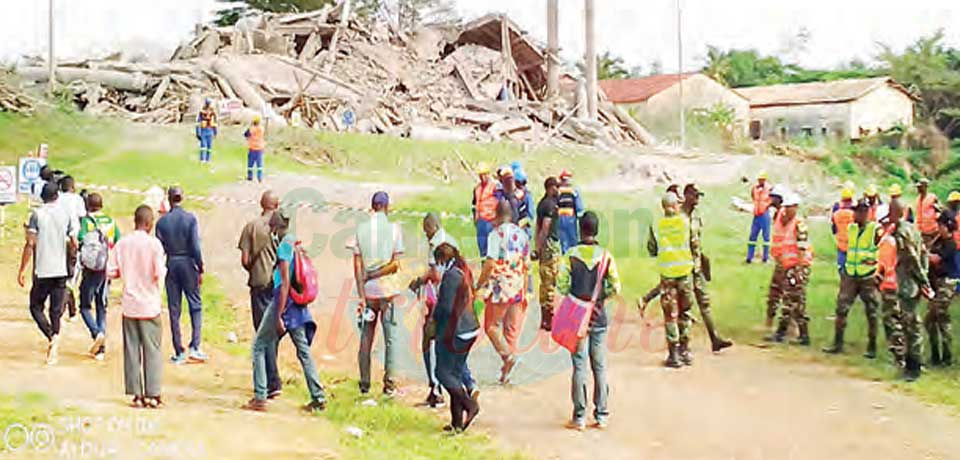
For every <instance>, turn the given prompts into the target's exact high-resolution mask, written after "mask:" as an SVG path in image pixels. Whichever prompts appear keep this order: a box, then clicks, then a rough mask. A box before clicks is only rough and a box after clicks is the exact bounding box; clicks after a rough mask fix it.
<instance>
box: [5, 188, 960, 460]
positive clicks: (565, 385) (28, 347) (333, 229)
mask: <svg viewBox="0 0 960 460" xmlns="http://www.w3.org/2000/svg"><path fill="white" fill-rule="evenodd" d="M310 184H313V185H316V184H325V182H321V181H320V180H319V179H316V180H315V179H311V178H299V179H295V178H284V179H283V180H280V181H275V182H274V183H273V184H272V185H273V186H274V187H276V188H277V189H278V190H280V191H281V192H286V191H289V190H293V189H296V188H300V187H301V186H303V185H310ZM321 188H322V189H323V190H324V193H326V194H327V195H328V196H329V198H328V199H329V200H335V201H340V202H351V203H355V204H356V205H357V206H360V205H362V204H363V202H364V201H365V199H366V198H365V197H367V196H369V193H368V192H369V191H370V190H372V189H373V188H376V186H375V185H370V186H359V187H358V186H353V185H351V186H349V187H346V186H342V187H340V188H335V187H327V186H323V187H321ZM259 190H260V189H259V188H257V187H255V186H250V185H246V184H238V185H235V186H229V187H225V188H223V189H221V190H219V191H218V194H221V195H225V196H229V197H233V198H241V197H242V198H245V199H249V198H250V197H251V196H253V197H256V196H258V194H259ZM334 190H339V191H334ZM397 192H398V193H402V192H403V191H402V190H400V191H397ZM351 200H352V201H351ZM255 214H256V209H255V207H253V206H250V205H242V204H225V205H222V206H218V207H216V208H215V209H214V210H212V211H210V212H209V213H206V214H205V215H204V216H203V219H202V223H203V228H204V235H203V236H204V246H205V254H206V257H207V266H208V270H210V271H211V272H213V273H215V274H216V276H217V278H218V279H220V280H221V282H222V284H223V286H224V290H225V291H226V294H227V296H228V299H229V300H231V301H233V302H235V303H236V305H237V317H238V319H239V320H240V322H241V324H242V326H241V327H240V329H239V330H238V333H239V334H240V337H241V341H242V342H243V343H244V344H248V343H249V337H250V335H251V333H250V331H249V327H248V324H249V318H248V310H247V307H246V289H245V287H244V284H243V282H244V278H243V273H242V272H241V271H240V270H239V269H238V268H237V266H236V265H237V259H238V254H237V252H236V250H235V245H236V238H237V235H238V234H239V231H240V227H241V224H240V223H239V222H241V221H244V220H246V218H248V217H249V216H253V215H255ZM300 217H301V220H298V225H300V227H299V228H300V232H299V233H300V236H301V237H302V238H304V235H305V234H307V233H309V234H311V238H313V237H314V236H318V235H319V236H320V237H321V239H323V240H324V244H323V245H322V247H323V250H322V251H320V252H319V253H318V255H317V256H316V257H315V262H316V264H317V266H318V267H319V268H320V269H321V273H322V275H323V276H322V279H321V292H322V293H323V299H322V301H321V302H319V303H318V304H317V305H315V306H314V307H313V311H314V313H315V315H316V316H318V317H319V318H320V320H321V321H320V322H321V328H320V335H319V336H318V340H317V342H316V343H315V345H314V355H315V357H317V358H318V362H319V364H320V366H321V367H323V368H327V369H329V368H337V369H342V370H348V371H350V372H351V374H353V373H354V372H355V371H354V367H355V364H354V362H355V361H354V360H355V350H356V344H355V340H356V337H355V334H354V332H353V328H354V326H353V316H352V315H353V314H352V307H350V306H349V304H348V302H347V301H346V297H348V296H349V295H348V294H344V292H347V291H344V289H345V286H347V287H346V289H347V290H349V279H350V269H349V267H350V266H349V259H348V258H347V256H346V255H345V254H344V253H343V252H342V251H341V250H340V249H339V248H338V244H337V243H338V242H339V238H341V237H342V235H343V234H344V229H345V228H346V227H347V226H348V223H345V222H344V219H343V217H342V216H340V217H338V216H337V212H336V211H333V210H318V211H316V212H314V211H312V210H304V211H302V212H301V215H300ZM346 233H349V231H347V232H346ZM305 239H306V238H305ZM318 247H320V246H318ZM408 265H409V264H408ZM345 282H346V283H347V284H346V285H345V284H344V283H345ZM23 299H25V296H24V293H23V292H16V293H3V297H2V298H0V305H2V308H0V320H3V323H4V324H5V327H4V333H3V339H4V345H5V346H4V347H3V348H2V349H0V367H2V368H3V369H4V375H5V377H4V379H0V391H2V392H9V393H17V392H23V391H25V390H28V391H38V392H44V393H48V394H51V395H55V396H56V397H58V398H62V399H63V400H64V401H65V402H66V403H67V404H68V405H70V406H72V407H76V408H77V409H78V410H79V411H82V412H86V413H96V414H119V415H120V416H127V417H129V416H130V413H131V411H130V410H128V409H126V408H125V407H124V404H125V400H124V399H122V398H121V397H120V396H119V395H121V394H122V388H121V382H122V379H121V357H120V355H119V353H118V352H119V343H118V342H116V340H114V342H112V343H111V348H110V350H109V356H108V360H107V361H106V362H105V363H96V362H94V361H92V360H90V359H89V358H86V357H84V356H82V354H81V353H80V351H82V349H83V348H85V346H86V344H87V343H88V340H89V339H88V337H87V336H86V333H85V328H83V326H82V325H81V324H80V323H76V324H70V325H67V326H65V340H64V343H65V345H64V356H63V357H62V359H61V364H60V365H58V366H56V367H53V368H50V369H47V368H43V367H42V366H41V364H40V363H41V361H42V350H41V347H40V342H41V340H40V337H39V334H38V333H37V331H36V330H35V327H34V326H33V324H32V321H31V320H30V319H29V317H28V315H27V311H26V308H25V307H24V306H23ZM114 312H116V310H114ZM536 316H537V313H536V307H535V306H531V309H530V312H529V315H528V320H529V323H528V327H527V328H526V331H525V334H524V336H523V338H522V340H521V342H522V343H524V344H533V345H532V346H531V347H530V348H531V351H529V352H528V353H527V354H526V355H525V356H524V361H523V364H522V366H521V367H520V368H519V369H518V373H517V378H516V380H517V382H518V384H517V385H515V386H513V387H509V388H499V387H496V386H494V385H492V381H493V380H494V379H495V376H496V375H495V368H496V357H495V356H494V355H493V353H492V351H491V350H490V346H489V344H487V343H485V342H484V343H482V344H481V345H480V348H479V349H478V350H477V351H476V352H475V353H474V354H473V355H472V356H471V367H472V368H473V370H474V372H475V374H477V376H478V377H480V380H481V383H483V384H484V388H483V394H482V396H481V404H482V407H483V413H482V415H481V419H480V421H479V425H478V427H477V428H478V429H480V430H483V431H488V432H490V433H491V435H492V436H493V438H494V439H495V440H496V442H498V443H500V444H502V445H503V446H504V447H506V448H508V449H515V450H520V451H524V452H526V453H528V454H529V455H530V456H532V457H533V458H558V459H587V458H607V459H636V458H647V459H672V460H685V459H690V460H694V459H808V458H809V459H814V458H830V459H850V460H868V459H869V460H874V459H878V458H890V459H900V458H903V459H908V458H909V459H921V458H922V459H955V458H960V436H957V433H960V420H958V419H957V418H955V417H953V416H951V415H948V414H947V413H946V411H945V410H943V409H941V408H938V407H932V406H928V405H925V404H921V403H919V402H916V401H915V400H913V399H911V398H909V397H906V396H902V395H899V394H894V393H891V392H889V391H887V390H886V389H884V387H883V384H879V383H871V382H867V381H862V380H856V379H852V378H848V377H844V376H841V375H839V373H838V372H837V370H836V369H833V368H830V367H824V366H818V365H809V364H802V363H787V362H782V361H778V360H774V359H772V358H771V357H769V356H766V355H765V352H764V351H762V350H757V349H753V348H750V347H746V346H739V347H736V348H734V349H733V350H732V351H730V352H729V353H727V354H726V355H724V356H708V355H707V354H706V353H705V352H703V350H705V344H704V343H700V342H698V343H697V347H696V350H697V351H700V353H698V354H697V362H696V365H695V366H694V367H693V368H688V369H684V370H680V371H668V370H665V369H662V368H661V367H660V366H659V361H660V359H661V358H662V352H661V351H660V350H659V349H655V348H658V347H656V345H649V344H648V343H650V344H656V343H658V339H657V338H658V337H660V336H658V335H657V333H658V332H657V331H654V334H653V335H651V332H650V331H649V330H648V329H647V327H646V326H645V325H643V324H640V323H639V322H627V323H626V324H625V325H624V326H623V328H622V329H620V330H619V331H618V333H617V335H616V337H612V341H613V342H614V343H612V344H611V347H612V348H613V351H612V352H611V355H610V358H609V378H610V385H611V401H610V407H611V412H612V419H611V422H612V423H611V426H610V428H609V429H608V430H606V431H597V430H588V431H586V432H584V433H577V432H571V431H568V430H565V429H563V427H562V426H563V424H564V423H565V422H566V421H567V419H568V418H569V416H570V410H571V406H570V401H569V398H570V397H569V393H570V388H569V379H570V374H569V355H568V354H567V353H566V352H563V351H556V350H555V349H554V350H552V351H551V352H545V351H544V349H543V348H542V347H541V345H540V344H539V343H538V340H540V339H542V338H538V337H537V336H536V333H535V332H534V326H532V325H533V324H534V323H535V321H536V319H537V318H536ZM418 319H419V314H418V312H417V311H416V310H414V309H412V308H407V309H406V313H405V317H404V324H405V325H406V326H407V327H406V329H407V330H409V331H415V330H416V325H417V321H418ZM111 320H112V321H111V333H112V337H119V335H118V333H117V325H118V320H117V318H116V314H115V313H114V315H113V316H112V317H111ZM628 337H632V338H633V339H632V340H631V341H630V342H629V345H626V346H624V343H626V341H627V338H628ZM166 339H168V336H165V347H167V348H169V340H166ZM405 339H407V340H409V342H406V341H405V342H404V344H405V347H404V352H403V354H404V359H403V360H402V363H401V367H402V368H403V370H404V372H405V375H407V376H408V377H409V381H408V383H407V385H406V387H405V389H404V390H405V392H406V398H405V400H408V401H411V402H413V401H416V400H419V399H420V398H422V396H423V383H422V378H421V377H420V372H421V371H420V370H419V365H420V364H419V358H418V353H416V352H415V350H416V348H415V343H416V337H415V334H414V333H412V332H411V333H410V335H409V336H405ZM407 344H409V347H408V346H407ZM652 348H653V349H652ZM211 351H212V352H213V360H212V362H211V363H210V364H208V365H205V366H184V367H180V368H175V367H172V366H168V368H167V369H166V372H167V373H166V382H165V383H166V389H165V391H166V393H167V395H168V401H169V404H168V408H167V409H165V410H163V411H159V412H156V413H155V414H156V415H153V414H151V416H153V417H154V418H153V420H154V421H155V425H156V426H158V427H160V430H161V431H160V432H158V433H157V434H155V435H152V436H148V437H147V439H154V440H158V441H160V442H166V443H167V444H171V443H174V442H175V441H184V442H196V443H202V444H203V446H204V449H206V452H211V453H214V454H211V455H210V456H209V458H239V459H244V458H264V456H267V455H272V456H273V458H293V457H294V455H296V458H324V456H331V455H333V454H332V453H331V449H333V450H335V446H336V442H337V441H336V439H337V436H338V433H336V432H335V431H334V429H333V427H332V426H331V425H330V424H327V423H325V422H323V421H322V420H318V421H317V422H316V423H313V422H311V423H303V419H302V417H300V416H299V415H298V414H296V411H295V408H294V406H293V404H294V403H293V401H289V402H285V403H283V404H284V405H285V406H284V407H283V408H281V409H280V410H277V411H275V412H274V413H271V414H269V415H265V416H261V415H252V414H248V413H244V412H242V411H240V410H238V409H237V406H239V404H241V403H242V402H243V401H244V400H245V399H246V398H248V397H249V393H250V388H249V386H250V384H249V379H250V370H249V363H248V360H247V359H246V358H243V357H236V356H229V355H226V354H224V353H220V352H218V351H217V350H211ZM283 361H284V371H283V372H284V375H285V376H286V377H287V378H299V369H298V367H297V366H296V364H295V362H296V361H295V359H294V358H293V356H292V353H291V350H290V347H289V345H288V344H286V345H284V358H283ZM291 424H295V426H296V427H297V429H296V430H286V429H280V428H278V427H283V426H291ZM266 433H269V436H267V435H266ZM107 434H109V433H106V434H105V435H104V436H101V437H95V438H94V439H98V440H99V439H108V440H110V439H116V440H115V441H114V442H115V444H116V445H119V446H120V448H126V449H131V448H135V447H136V446H139V445H140V444H141V443H142V441H143V439H141V438H137V437H134V436H117V435H116V434H114V435H112V436H106V435H107ZM237 440H249V441H250V442H237ZM253 441H256V442H253ZM15 458H31V457H28V456H24V457H15ZM38 458H49V457H38ZM121 458H125V457H121ZM146 458H175V456H165V455H160V454H158V455H154V456H152V457H151V456H146Z"/></svg>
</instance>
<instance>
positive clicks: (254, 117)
mask: <svg viewBox="0 0 960 460" xmlns="http://www.w3.org/2000/svg"><path fill="white" fill-rule="evenodd" d="M262 120H263V117H261V116H260V115H254V116H253V122H254V123H260V122H261V121H262Z"/></svg>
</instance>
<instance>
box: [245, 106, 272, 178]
mask: <svg viewBox="0 0 960 460" xmlns="http://www.w3.org/2000/svg"><path fill="white" fill-rule="evenodd" d="M260 123H261V118H260V115H256V116H254V117H253V123H252V124H251V125H250V127H249V128H247V132H245V133H243V136H244V137H246V138H247V146H248V148H249V150H248V151H247V180H248V181H252V180H253V171H254V169H256V171H257V182H261V183H262V182H263V151H264V150H265V149H266V148H267V141H266V139H265V138H264V134H265V133H264V131H263V126H262V125H261V124H260Z"/></svg>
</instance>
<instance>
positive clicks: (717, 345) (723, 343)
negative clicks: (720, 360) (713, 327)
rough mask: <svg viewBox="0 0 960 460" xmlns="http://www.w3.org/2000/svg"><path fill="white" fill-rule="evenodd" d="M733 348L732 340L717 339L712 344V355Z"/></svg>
mask: <svg viewBox="0 0 960 460" xmlns="http://www.w3.org/2000/svg"><path fill="white" fill-rule="evenodd" d="M732 346H733V341H732V340H727V339H725V338H723V337H717V339H716V340H714V341H713V343H712V348H713V352H714V353H720V352H721V351H723V350H725V349H727V348H730V347H732Z"/></svg>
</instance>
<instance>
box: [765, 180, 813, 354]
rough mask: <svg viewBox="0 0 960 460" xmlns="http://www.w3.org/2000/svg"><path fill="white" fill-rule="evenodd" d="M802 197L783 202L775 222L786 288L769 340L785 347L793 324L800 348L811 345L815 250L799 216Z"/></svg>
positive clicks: (775, 244)
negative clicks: (809, 295)
mask: <svg viewBox="0 0 960 460" xmlns="http://www.w3.org/2000/svg"><path fill="white" fill-rule="evenodd" d="M799 206H800V197H798V196H797V195H795V194H791V195H788V196H786V197H784V199H783V211H782V212H781V213H780V214H778V217H777V219H775V220H774V222H773V245H772V246H771V248H770V254H771V255H772V256H773V259H774V261H775V262H776V263H777V265H779V266H782V267H783V274H784V275H783V278H782V279H780V280H778V281H779V282H780V283H781V284H782V285H781V287H780V291H781V292H782V293H783V312H782V313H781V315H780V323H779V324H778V325H777V330H776V332H775V333H774V334H773V335H771V336H769V337H767V338H766V340H767V341H768V342H777V343H782V342H783V341H784V340H786V336H787V328H788V327H789V326H790V321H791V320H792V321H794V322H795V323H796V324H797V329H798V330H799V332H800V337H799V339H798V340H797V342H796V344H797V345H803V346H808V345H810V330H809V327H808V325H809V322H810V318H808V317H807V283H808V282H809V281H810V266H811V265H812V264H813V247H812V246H811V245H810V241H809V238H808V233H807V224H806V222H804V220H803V218H802V217H800V216H799V215H798V213H797V208H799Z"/></svg>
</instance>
